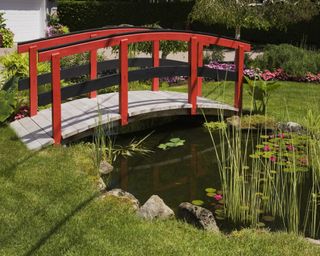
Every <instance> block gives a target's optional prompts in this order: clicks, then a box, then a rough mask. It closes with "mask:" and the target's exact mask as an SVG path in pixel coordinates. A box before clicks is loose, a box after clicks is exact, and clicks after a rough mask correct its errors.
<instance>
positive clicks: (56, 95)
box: [51, 53, 62, 144]
mask: <svg viewBox="0 0 320 256" xmlns="http://www.w3.org/2000/svg"><path fill="white" fill-rule="evenodd" d="M51 73H52V74H51V75H52V135H53V139H54V144H60V143H61V137H62V136H61V88H60V80H61V77H60V55H59V53H55V54H53V55H52V57H51Z"/></svg>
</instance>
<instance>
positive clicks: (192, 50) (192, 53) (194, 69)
mask: <svg viewBox="0 0 320 256" xmlns="http://www.w3.org/2000/svg"><path fill="white" fill-rule="evenodd" d="M197 50H198V40H197V37H195V36H193V37H191V40H190V42H189V58H188V59H189V65H190V77H189V81H188V82H189V86H188V87H189V88H188V89H189V90H188V102H189V103H191V105H192V107H191V115H195V114H196V113H197V94H198V86H197V82H198V61H197V57H198V54H197Z"/></svg>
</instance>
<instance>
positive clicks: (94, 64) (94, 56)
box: [89, 34, 97, 99]
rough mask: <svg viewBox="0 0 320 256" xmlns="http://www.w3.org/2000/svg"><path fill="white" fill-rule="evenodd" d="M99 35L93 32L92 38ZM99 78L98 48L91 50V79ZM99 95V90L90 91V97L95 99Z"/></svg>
mask: <svg viewBox="0 0 320 256" xmlns="http://www.w3.org/2000/svg"><path fill="white" fill-rule="evenodd" d="M94 37H97V34H91V35H90V38H94ZM96 78H97V50H96V49H95V50H91V51H90V79H91V80H94V79H96ZM95 97H97V91H92V92H90V93H89V98H90V99H93V98H95Z"/></svg>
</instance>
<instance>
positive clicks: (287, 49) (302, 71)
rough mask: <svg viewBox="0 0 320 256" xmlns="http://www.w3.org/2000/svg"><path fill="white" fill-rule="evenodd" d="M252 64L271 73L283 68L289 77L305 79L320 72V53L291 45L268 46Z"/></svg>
mask: <svg viewBox="0 0 320 256" xmlns="http://www.w3.org/2000/svg"><path fill="white" fill-rule="evenodd" d="M250 64H251V65H253V66H254V67H259V68H261V69H268V70H271V71H273V70H275V69H277V68H281V69H283V71H284V72H285V73H286V74H287V75H289V76H292V77H304V76H306V75H307V73H312V74H317V73H319V72H320V53H319V52H316V51H311V50H306V49H303V48H299V47H295V46H293V45H289V44H280V45H267V46H266V48H265V49H264V54H263V55H260V56H258V57H257V58H256V59H255V60H253V61H252V62H251V63H250Z"/></svg>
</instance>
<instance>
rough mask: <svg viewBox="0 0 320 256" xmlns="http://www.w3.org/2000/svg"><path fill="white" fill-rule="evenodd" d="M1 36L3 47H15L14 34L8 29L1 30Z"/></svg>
mask: <svg viewBox="0 0 320 256" xmlns="http://www.w3.org/2000/svg"><path fill="white" fill-rule="evenodd" d="M0 34H1V36H2V47H4V48H11V47H12V46H13V37H14V34H13V32H12V31H11V30H10V29H7V28H0Z"/></svg>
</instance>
